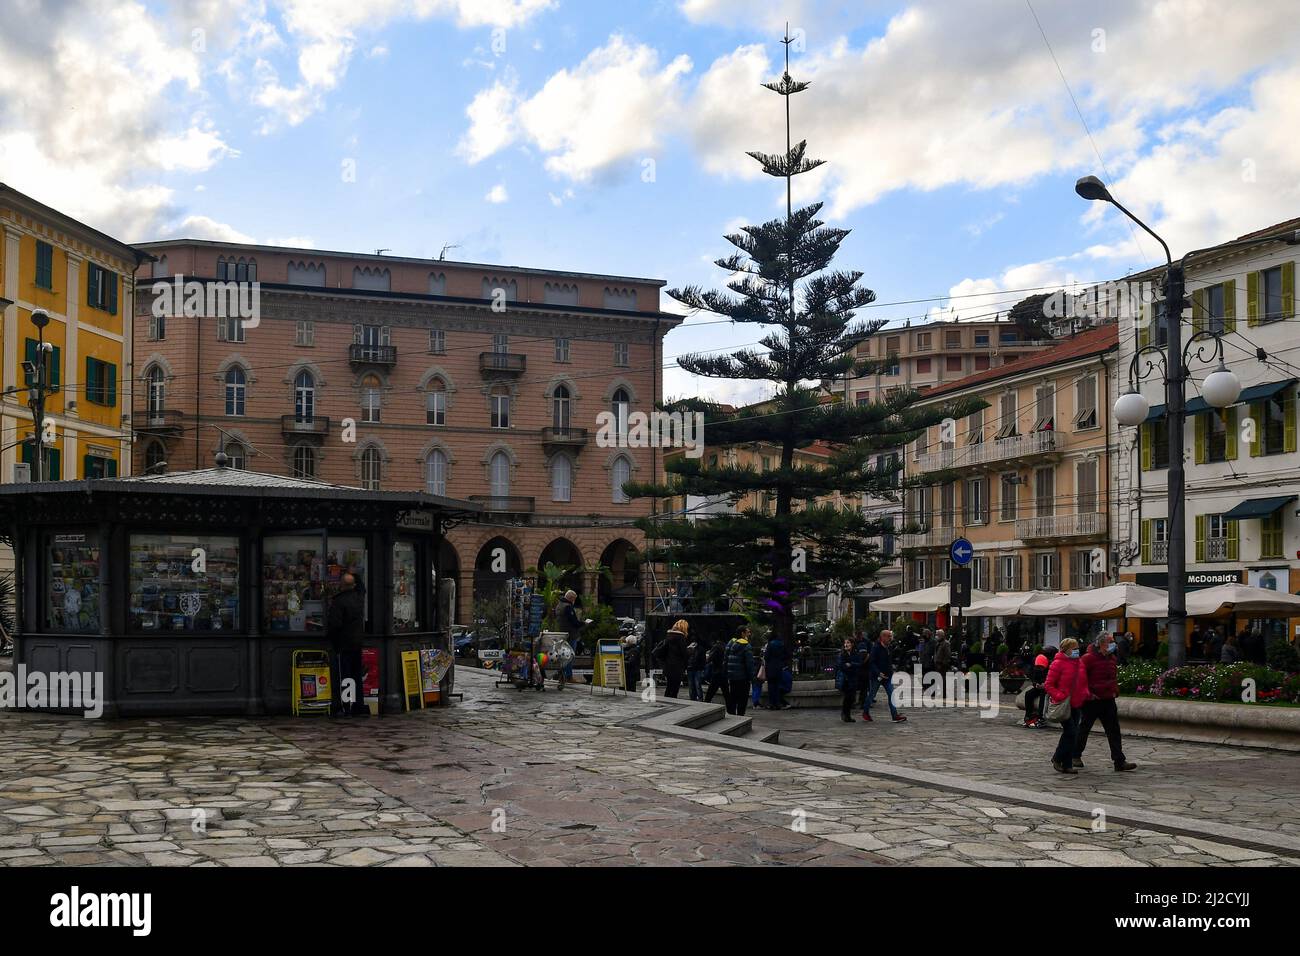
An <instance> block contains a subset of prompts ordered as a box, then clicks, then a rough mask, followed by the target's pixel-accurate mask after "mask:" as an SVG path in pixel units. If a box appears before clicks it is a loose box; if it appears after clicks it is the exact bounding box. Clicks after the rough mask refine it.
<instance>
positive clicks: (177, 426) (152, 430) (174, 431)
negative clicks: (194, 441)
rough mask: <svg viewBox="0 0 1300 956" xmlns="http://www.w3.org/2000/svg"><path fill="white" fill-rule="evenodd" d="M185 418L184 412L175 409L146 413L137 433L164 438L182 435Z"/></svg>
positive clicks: (137, 428) (141, 419)
mask: <svg viewBox="0 0 1300 956" xmlns="http://www.w3.org/2000/svg"><path fill="white" fill-rule="evenodd" d="M184 418H185V413H184V412H181V411H177V410H176V409H173V408H160V409H156V410H152V411H146V412H145V413H144V414H143V415H141V416H140V420H139V422H138V424H137V425H136V431H139V432H142V433H147V434H150V435H159V436H162V437H173V436H175V435H179V434H180V433H181V431H182V426H181V421H182V419H184Z"/></svg>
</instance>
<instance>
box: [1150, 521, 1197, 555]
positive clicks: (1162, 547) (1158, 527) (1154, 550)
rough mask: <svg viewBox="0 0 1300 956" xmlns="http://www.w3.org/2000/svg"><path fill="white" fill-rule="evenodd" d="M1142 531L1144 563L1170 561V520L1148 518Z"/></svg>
mask: <svg viewBox="0 0 1300 956" xmlns="http://www.w3.org/2000/svg"><path fill="white" fill-rule="evenodd" d="M1140 531H1141V549H1140V550H1141V560H1142V563H1143V564H1164V563H1165V562H1167V561H1168V560H1169V519H1167V518H1148V519H1147V520H1145V521H1143V522H1142V524H1141V526H1140ZM1198 560H1199V559H1198Z"/></svg>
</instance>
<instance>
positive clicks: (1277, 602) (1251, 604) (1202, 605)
mask: <svg viewBox="0 0 1300 956" xmlns="http://www.w3.org/2000/svg"><path fill="white" fill-rule="evenodd" d="M1159 593H1160V594H1161V598H1160V600H1158V601H1142V602H1140V603H1138V604H1135V605H1134V606H1133V607H1131V608H1129V616H1130V617H1168V616H1169V602H1168V601H1167V600H1166V599H1165V598H1164V596H1163V595H1164V592H1163V591H1162V592H1159ZM1231 614H1241V615H1253V616H1255V617H1300V596H1297V595H1294V594H1288V593H1287V592H1285V591H1273V590H1271V589H1269V588H1257V587H1250V586H1248V585H1245V584H1220V585H1218V586H1216V587H1212V588H1202V589H1200V590H1197V591H1189V592H1188V594H1187V616H1188V617H1227V616H1228V615H1231Z"/></svg>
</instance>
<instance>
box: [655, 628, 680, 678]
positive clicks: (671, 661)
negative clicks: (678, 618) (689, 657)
mask: <svg viewBox="0 0 1300 956" xmlns="http://www.w3.org/2000/svg"><path fill="white" fill-rule="evenodd" d="M655 652H656V655H657V656H658V660H659V662H661V663H662V664H663V669H664V671H666V672H667V673H670V674H680V673H681V672H682V671H684V670H686V639H685V638H684V637H682V632H681V631H669V632H668V636H667V637H665V638H664V639H663V643H662V644H660V645H659V647H657V648H655Z"/></svg>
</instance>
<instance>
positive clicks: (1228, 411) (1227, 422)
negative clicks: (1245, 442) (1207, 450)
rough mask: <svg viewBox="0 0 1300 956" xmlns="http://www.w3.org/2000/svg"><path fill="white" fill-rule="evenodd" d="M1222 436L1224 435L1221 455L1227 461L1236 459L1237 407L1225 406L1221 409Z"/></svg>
mask: <svg viewBox="0 0 1300 956" xmlns="http://www.w3.org/2000/svg"><path fill="white" fill-rule="evenodd" d="M1223 429H1224V431H1223V437H1224V442H1223V445H1224V454H1223V457H1224V458H1226V459H1228V461H1236V460H1237V409H1235V408H1225V409H1224V410H1223Z"/></svg>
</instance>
